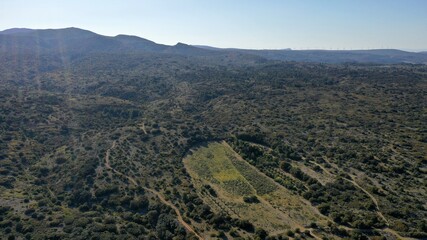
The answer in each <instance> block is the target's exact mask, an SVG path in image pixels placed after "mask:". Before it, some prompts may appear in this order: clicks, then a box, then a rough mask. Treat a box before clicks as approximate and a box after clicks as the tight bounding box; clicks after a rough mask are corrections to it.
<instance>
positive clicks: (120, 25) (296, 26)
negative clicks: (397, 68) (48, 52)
mask: <svg viewBox="0 0 427 240" xmlns="http://www.w3.org/2000/svg"><path fill="white" fill-rule="evenodd" d="M71 26H73V27H79V28H84V29H88V30H91V31H94V32H96V33H100V34H103V35H109V36H114V35H117V34H121V33H123V34H129V35H138V36H140V37H144V38H147V39H150V40H153V41H155V42H158V43H163V44H169V45H173V44H176V43H177V42H184V43H188V44H200V45H211V46H216V47H239V48H294V49H312V48H322V49H367V48H400V49H416V50H418V49H424V50H425V49H427V0H151V1H147V0H37V1H28V0H0V30H4V29H7V28H13V27H27V28H39V29H44V28H64V27H71Z"/></svg>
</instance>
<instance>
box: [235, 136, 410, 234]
mask: <svg viewBox="0 0 427 240" xmlns="http://www.w3.org/2000/svg"><path fill="white" fill-rule="evenodd" d="M248 143H249V144H252V145H255V146H259V147H262V148H264V149H266V150H268V151H272V149H271V148H269V147H267V146H264V145H261V144H257V143H252V142H248ZM227 145H228V144H227ZM228 146H229V145H228ZM229 147H231V146H229ZM392 151H395V150H394V149H392ZM324 160H325V161H326V162H327V163H328V164H329V165H330V166H332V167H333V168H334V169H336V170H338V171H340V170H341V169H339V168H338V167H337V166H336V165H334V164H332V163H331V162H330V161H329V159H327V158H326V157H324ZM310 162H311V163H313V164H315V165H317V166H319V167H320V168H321V169H322V170H323V171H324V172H325V173H326V174H328V175H329V176H336V175H335V174H333V173H331V172H330V171H329V170H328V169H326V168H325V167H323V166H322V165H321V164H318V163H316V162H314V161H310ZM349 176H350V177H351V179H348V178H343V179H344V180H346V181H348V182H350V183H351V184H353V185H354V186H355V187H356V188H358V189H360V190H361V191H363V192H364V193H365V194H366V195H368V197H369V198H370V199H371V200H372V202H373V203H374V205H375V208H376V213H377V214H378V216H379V217H380V218H381V219H383V220H384V222H385V223H386V225H387V227H386V228H384V229H376V230H379V231H383V232H387V233H390V234H392V235H394V236H396V237H397V238H398V239H411V238H405V237H402V236H401V235H400V234H399V233H398V232H396V231H394V230H393V229H391V228H389V227H388V226H389V225H390V223H389V221H388V220H387V219H386V218H385V216H384V215H383V214H382V212H381V211H380V207H379V204H378V200H377V199H376V198H375V196H373V195H372V194H371V193H369V192H368V191H367V190H366V189H365V188H363V187H362V186H360V185H359V184H358V183H357V182H356V181H355V179H354V176H353V175H349ZM316 209H317V208H316ZM321 216H324V215H321ZM324 217H326V218H328V217H327V216H324ZM328 219H329V218H328ZM344 228H346V229H349V230H352V228H347V227H344ZM308 230H309V231H310V234H312V235H313V237H314V238H316V239H319V238H318V237H317V236H316V235H315V234H314V233H313V232H312V230H311V229H308Z"/></svg>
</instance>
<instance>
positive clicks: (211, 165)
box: [184, 142, 322, 234]
mask: <svg viewBox="0 0 427 240" xmlns="http://www.w3.org/2000/svg"><path fill="white" fill-rule="evenodd" d="M184 164H185V166H186V168H187V170H188V172H189V173H190V175H191V177H192V181H193V183H194V185H195V186H196V188H197V189H198V192H199V194H200V196H201V197H202V198H203V199H204V201H206V202H207V203H208V204H209V205H210V206H211V207H212V209H213V210H214V211H216V212H224V213H227V214H229V215H231V216H232V217H239V218H242V219H246V220H249V221H250V222H252V223H253V224H254V225H255V226H256V227H262V228H264V229H266V230H267V231H269V232H270V233H273V234H274V233H281V232H285V231H286V230H287V229H294V228H301V229H303V226H304V225H307V224H309V223H311V222H319V221H321V220H322V219H321V217H320V215H319V214H318V213H317V212H316V210H315V208H313V207H312V206H311V205H309V204H308V203H306V202H305V201H304V200H303V199H302V198H300V197H299V196H296V195H294V194H292V193H291V192H290V191H288V190H287V189H286V188H283V187H282V186H280V185H278V184H276V183H275V182H274V181H273V180H272V179H271V178H269V177H267V176H265V175H264V174H262V173H261V172H259V171H258V170H257V169H256V168H255V167H253V166H251V165H250V164H248V163H247V162H246V161H245V160H243V159H242V158H241V157H240V155H238V154H237V153H236V152H234V151H233V149H232V148H231V147H230V146H229V145H228V144H227V143H226V142H221V143H218V142H213V143H209V144H208V145H207V146H204V147H199V148H197V149H195V150H193V152H192V154H191V155H189V156H187V157H186V158H185V159H184ZM208 185H209V186H210V187H211V188H212V189H214V190H215V192H216V194H209V192H207V191H205V189H206V186H208ZM215 195H216V196H215ZM245 196H256V197H257V198H258V200H259V202H258V203H247V202H245V201H244V200H243V197H245Z"/></svg>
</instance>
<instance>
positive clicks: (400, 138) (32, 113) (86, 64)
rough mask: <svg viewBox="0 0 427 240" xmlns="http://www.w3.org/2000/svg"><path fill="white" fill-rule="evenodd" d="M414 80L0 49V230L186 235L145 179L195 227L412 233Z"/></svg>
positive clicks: (418, 120)
mask: <svg viewBox="0 0 427 240" xmlns="http://www.w3.org/2000/svg"><path fill="white" fill-rule="evenodd" d="M426 89H427V67H426V66H425V65H414V64H396V65H380V64H335V65H331V64H315V63H296V62H276V61H268V60H265V59H262V58H258V57H252V56H247V55H221V56H219V55H218V56H216V55H215V56H204V55H194V56H189V55H180V54H172V53H171V54H168V53H164V54H155V53H140V54H139V53H138V54H121V53H111V54H108V53H96V54H95V53H85V54H83V53H79V54H73V55H72V56H68V55H66V54H65V55H63V56H60V55H57V54H51V53H40V54H35V53H31V52H29V53H25V52H16V53H12V52H8V53H0V129H1V130H0V206H1V207H0V236H2V238H6V239H7V238H10V239H13V238H16V239H24V238H27V239H29V238H31V239H49V238H50V239H79V238H80V239H91V238H92V237H99V238H102V239H137V238H140V237H141V236H144V238H146V239H194V238H196V235H195V234H194V233H192V232H191V231H189V230H188V229H186V228H185V227H184V225H183V224H182V222H180V221H179V220H178V219H179V218H178V216H177V214H176V211H175V210H174V209H173V208H171V207H169V206H167V205H166V204H164V202H162V201H160V200H159V197H158V195H156V194H154V192H151V191H147V189H151V190H156V191H157V192H159V193H160V196H163V197H164V198H165V200H166V201H167V202H169V203H170V204H171V205H170V206H175V207H176V208H177V209H178V210H179V213H181V215H182V218H183V219H184V221H185V222H186V223H188V224H189V226H190V227H191V228H192V229H194V230H195V232H196V233H197V234H199V235H201V236H203V237H205V238H208V237H209V236H215V237H213V238H225V237H227V238H229V239H233V238H235V239H238V238H243V239H245V238H246V239H249V238H252V239H255V238H258V239H259V238H263V237H266V234H267V235H268V237H266V238H271V239H286V238H292V239H300V238H301V239H303V238H304V239H313V238H315V237H317V238H325V239H326V238H329V239H333V238H346V239H366V238H367V237H369V238H372V239H378V238H380V237H390V236H393V235H394V236H396V238H399V237H413V238H426V237H427V227H426V226H427V222H426V220H425V219H427V205H426V201H425V199H427V189H426V186H425V182H426V180H427V179H426V173H427V159H426V156H427V153H426V149H427V133H426V131H425V128H426V127H425V123H426V122H427V121H426V109H427V107H426V102H427V101H426V96H427V90H426ZM223 141H225V142H226V143H225V142H223ZM227 144H228V145H229V146H228V145H227ZM230 146H231V147H230ZM107 156H108V157H107ZM183 159H184V161H183ZM189 159H192V161H190V162H191V163H189V162H186V161H188V160H189ZM107 160H108V161H107ZM245 199H246V200H245ZM255 199H257V200H258V201H259V202H256V201H255ZM297 228H299V231H296V229H297ZM288 231H289V232H288ZM287 233H288V234H287ZM314 235H316V236H314Z"/></svg>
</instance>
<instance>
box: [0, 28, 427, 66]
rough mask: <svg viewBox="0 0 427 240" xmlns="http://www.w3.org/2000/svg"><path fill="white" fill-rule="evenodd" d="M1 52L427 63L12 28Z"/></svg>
mask: <svg viewBox="0 0 427 240" xmlns="http://www.w3.org/2000/svg"><path fill="white" fill-rule="evenodd" d="M0 52H2V53H13V54H62V55H66V56H69V57H72V58H73V57H79V56H84V55H87V54H91V53H126V54H141V53H154V54H177V55H183V56H199V57H200V56H202V57H217V56H235V55H237V56H239V57H244V58H245V59H247V58H251V57H253V58H254V59H264V60H280V61H296V62H322V63H346V62H352V63H385V64H392V63H416V64H426V63H427V52H419V53H415V52H406V51H401V50H396V49H378V50H350V51H345V50H343V51H339V50H291V49H283V50H249V49H234V48H233V49H231V48H230V49H222V48H215V47H210V46H191V45H187V44H183V43H178V44H176V45H174V46H168V45H163V44H157V43H155V42H153V41H150V40H147V39H144V38H140V37H137V36H128V35H118V36H115V37H108V36H103V35H99V34H96V33H94V32H91V31H87V30H83V29H78V28H65V29H45V30H34V29H27V28H12V29H7V30H4V31H0Z"/></svg>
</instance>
